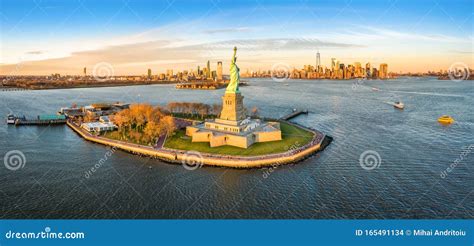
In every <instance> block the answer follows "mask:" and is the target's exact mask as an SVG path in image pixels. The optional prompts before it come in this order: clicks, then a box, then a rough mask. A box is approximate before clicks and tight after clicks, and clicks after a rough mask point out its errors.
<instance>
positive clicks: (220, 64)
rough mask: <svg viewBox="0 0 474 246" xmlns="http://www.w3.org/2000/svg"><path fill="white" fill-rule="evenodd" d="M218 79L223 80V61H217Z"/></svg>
mask: <svg viewBox="0 0 474 246" xmlns="http://www.w3.org/2000/svg"><path fill="white" fill-rule="evenodd" d="M217 81H222V62H221V61H218V62H217Z"/></svg>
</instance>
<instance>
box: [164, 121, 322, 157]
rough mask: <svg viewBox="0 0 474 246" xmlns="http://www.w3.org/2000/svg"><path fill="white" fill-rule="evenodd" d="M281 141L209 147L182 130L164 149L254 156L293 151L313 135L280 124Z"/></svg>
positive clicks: (167, 141)
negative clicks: (245, 146)
mask: <svg viewBox="0 0 474 246" xmlns="http://www.w3.org/2000/svg"><path fill="white" fill-rule="evenodd" d="M281 131H282V138H283V140H281V141H274V142H266V143H255V144H253V145H251V146H250V147H249V148H247V149H242V148H238V147H233V146H220V147H214V148H211V147H209V143H193V142H191V138H190V137H188V136H186V135H185V131H184V130H179V131H177V132H176V133H175V134H174V135H173V136H169V137H168V138H167V139H166V142H165V147H166V148H170V149H181V150H194V151H199V152H203V153H213V154H222V155H241V156H256V155H265V154H274V153H281V152H285V151H287V150H289V149H295V148H298V147H301V146H303V145H305V144H306V143H308V142H310V141H311V139H312V138H313V133H311V132H308V131H306V130H303V129H301V128H299V127H295V126H292V125H289V124H287V123H283V122H282V123H281Z"/></svg>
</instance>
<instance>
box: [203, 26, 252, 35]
mask: <svg viewBox="0 0 474 246" xmlns="http://www.w3.org/2000/svg"><path fill="white" fill-rule="evenodd" d="M250 31H253V29H252V28H249V27H236V28H221V29H210V30H204V31H202V32H203V33H206V34H216V33H234V32H250Z"/></svg>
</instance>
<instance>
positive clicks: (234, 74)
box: [225, 47, 240, 93]
mask: <svg viewBox="0 0 474 246" xmlns="http://www.w3.org/2000/svg"><path fill="white" fill-rule="evenodd" d="M236 55H237V47H234V55H233V56H232V61H231V63H230V82H229V84H228V85H227V88H226V89H225V92H226V93H240V91H239V83H240V70H239V67H237V64H236V63H235V62H236V61H237V57H236Z"/></svg>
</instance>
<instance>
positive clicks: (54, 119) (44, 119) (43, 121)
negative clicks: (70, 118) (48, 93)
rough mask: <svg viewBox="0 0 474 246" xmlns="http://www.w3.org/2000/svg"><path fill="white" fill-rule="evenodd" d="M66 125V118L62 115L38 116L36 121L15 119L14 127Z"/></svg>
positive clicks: (23, 118) (21, 118) (22, 118)
mask: <svg viewBox="0 0 474 246" xmlns="http://www.w3.org/2000/svg"><path fill="white" fill-rule="evenodd" d="M56 124H66V116H64V115H39V116H38V117H37V118H36V119H27V118H25V117H17V118H16V119H15V125H16V126H20V125H56Z"/></svg>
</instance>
